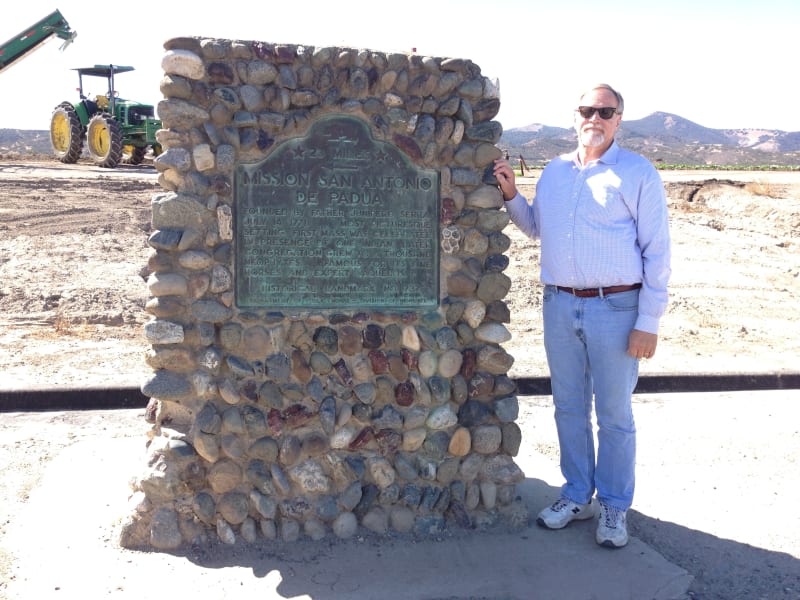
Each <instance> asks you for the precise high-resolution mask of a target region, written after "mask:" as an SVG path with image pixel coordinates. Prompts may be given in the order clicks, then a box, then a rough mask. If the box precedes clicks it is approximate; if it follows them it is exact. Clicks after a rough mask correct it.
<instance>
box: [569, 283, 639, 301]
mask: <svg viewBox="0 0 800 600" xmlns="http://www.w3.org/2000/svg"><path fill="white" fill-rule="evenodd" d="M640 287H642V284H641V283H634V284H633V285H610V286H608V287H602V288H584V289H582V290H580V289H576V288H571V287H562V286H560V285H557V286H556V288H558V289H559V290H560V291H562V292H567V293H568V294H572V295H573V296H577V297H578V298H597V297H598V296H608V295H609V294H619V293H620V292H630V291H632V290H638V289H639V288H640Z"/></svg>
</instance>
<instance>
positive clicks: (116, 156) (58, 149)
mask: <svg viewBox="0 0 800 600" xmlns="http://www.w3.org/2000/svg"><path fill="white" fill-rule="evenodd" d="M75 71H77V72H78V94H79V96H80V100H79V101H78V102H76V103H74V104H73V103H71V102H62V103H61V104H59V105H58V106H57V107H56V108H55V110H54V111H53V115H52V118H51V119H50V142H51V143H52V146H53V151H54V152H55V153H56V156H57V157H58V159H59V160H60V161H61V162H64V163H74V162H77V160H78V158H80V156H81V153H82V152H83V143H84V140H85V141H86V148H87V150H88V151H89V155H90V156H91V158H92V160H93V161H94V162H95V164H97V165H99V166H101V167H108V168H111V169H113V168H114V167H116V166H117V165H118V164H119V163H120V162H126V163H129V164H133V165H138V164H139V163H141V162H142V161H143V160H144V158H145V156H146V154H147V151H148V149H149V150H151V151H152V153H153V155H154V156H157V155H158V154H160V152H161V146H160V145H159V143H158V142H157V141H156V131H158V130H159V129H160V128H161V121H160V120H159V119H157V118H155V109H154V107H153V106H152V105H149V104H142V103H140V102H135V101H133V100H124V99H122V98H120V97H118V95H117V91H116V89H115V87H114V76H115V75H116V74H118V73H127V72H129V71H133V67H122V66H119V65H95V66H93V67H84V68H80V69H75ZM87 76H88V77H103V78H105V79H106V82H107V88H106V90H107V91H106V92H105V93H103V94H98V95H97V96H96V97H94V98H88V97H87V96H86V95H85V94H84V91H83V78H84V77H87Z"/></svg>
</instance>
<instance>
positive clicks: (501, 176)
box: [494, 158, 517, 202]
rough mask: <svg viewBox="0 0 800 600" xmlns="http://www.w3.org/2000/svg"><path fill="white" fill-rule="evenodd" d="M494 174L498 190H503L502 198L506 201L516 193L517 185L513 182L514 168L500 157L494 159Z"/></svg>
mask: <svg viewBox="0 0 800 600" xmlns="http://www.w3.org/2000/svg"><path fill="white" fill-rule="evenodd" d="M494 176H495V177H496V178H497V184H498V185H499V186H500V191H501V192H503V200H505V201H506V202H507V201H509V200H511V199H512V198H513V197H514V196H516V195H517V186H516V184H515V183H514V169H512V168H511V165H510V164H509V163H508V161H507V160H505V159H502V158H501V159H498V160H496V161H494Z"/></svg>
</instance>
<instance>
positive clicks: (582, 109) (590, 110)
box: [578, 106, 617, 120]
mask: <svg viewBox="0 0 800 600" xmlns="http://www.w3.org/2000/svg"><path fill="white" fill-rule="evenodd" d="M578 112H579V113H580V114H581V116H582V117H583V118H584V119H591V118H592V117H593V116H594V113H597V114H598V115H600V118H601V119H604V120H608V119H610V118H611V117H613V116H614V114H615V113H616V112H617V109H616V108H615V107H614V106H602V107H600V108H597V107H595V106H579V107H578Z"/></svg>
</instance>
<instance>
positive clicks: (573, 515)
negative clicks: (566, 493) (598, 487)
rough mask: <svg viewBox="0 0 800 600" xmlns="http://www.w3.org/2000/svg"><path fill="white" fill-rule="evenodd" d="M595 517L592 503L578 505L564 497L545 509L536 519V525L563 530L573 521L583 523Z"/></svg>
mask: <svg viewBox="0 0 800 600" xmlns="http://www.w3.org/2000/svg"><path fill="white" fill-rule="evenodd" d="M593 516H594V507H593V506H592V501H591V500H589V504H578V503H577V502H573V501H572V500H570V499H569V498H564V497H563V496H562V497H561V498H559V499H558V500H556V501H555V502H553V504H551V505H550V506H548V507H547V508H545V509H543V510H542V512H540V513H539V516H538V517H537V518H536V523H537V524H538V525H539V526H541V527H546V528H547V529H563V528H564V527H566V526H567V525H569V523H570V522H571V521H575V520H578V521H583V520H585V519H591V518H592V517H593Z"/></svg>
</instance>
